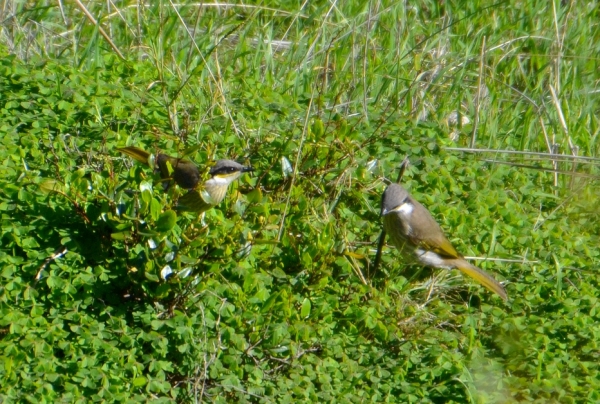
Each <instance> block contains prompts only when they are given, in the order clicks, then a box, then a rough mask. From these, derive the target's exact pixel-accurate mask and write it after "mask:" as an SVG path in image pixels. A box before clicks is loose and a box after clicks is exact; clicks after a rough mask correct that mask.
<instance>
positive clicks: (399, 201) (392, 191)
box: [381, 184, 409, 216]
mask: <svg viewBox="0 0 600 404" xmlns="http://www.w3.org/2000/svg"><path fill="white" fill-rule="evenodd" d="M408 196H409V193H408V191H407V190H406V189H404V187H403V186H402V185H399V184H390V185H389V186H388V187H387V188H386V189H385V191H384V192H383V197H382V198H381V216H385V215H387V214H388V213H391V212H394V211H395V210H396V209H398V208H399V207H400V206H402V205H403V204H404V203H405V202H406V200H407V198H408Z"/></svg>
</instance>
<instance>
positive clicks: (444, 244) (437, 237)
mask: <svg viewBox="0 0 600 404" xmlns="http://www.w3.org/2000/svg"><path fill="white" fill-rule="evenodd" d="M409 198H410V202H411V203H412V204H413V206H414V211H413V212H412V226H411V229H410V231H409V234H408V237H409V238H410V240H411V241H412V242H413V243H414V244H415V245H417V246H419V247H421V248H423V249H424V250H426V251H433V252H435V253H437V254H439V255H441V256H442V257H446V258H461V255H460V254H459V253H458V251H456V249H455V248H454V247H453V246H452V244H451V243H450V241H449V240H448V239H447V238H446V236H444V232H443V230H442V228H441V227H440V225H439V224H437V222H436V221H435V219H434V218H433V217H432V216H431V214H430V213H429V211H428V210H427V209H426V208H425V207H424V206H423V205H421V204H420V203H419V202H418V201H416V200H415V199H413V198H412V197H409Z"/></svg>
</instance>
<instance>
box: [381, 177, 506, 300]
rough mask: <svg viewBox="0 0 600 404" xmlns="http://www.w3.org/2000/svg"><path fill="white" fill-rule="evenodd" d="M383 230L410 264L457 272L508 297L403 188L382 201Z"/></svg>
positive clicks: (391, 187) (392, 188)
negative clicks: (459, 250)
mask: <svg viewBox="0 0 600 404" xmlns="http://www.w3.org/2000/svg"><path fill="white" fill-rule="evenodd" d="M381 216H382V217H383V227H384V229H385V231H386V233H387V234H389V236H390V240H391V242H392V244H393V245H394V246H395V247H396V248H397V249H398V250H399V251H400V252H401V253H402V255H403V256H405V257H406V258H408V259H409V260H411V261H416V262H418V263H420V264H421V265H425V266H430V267H434V268H445V269H452V268H456V269H458V270H460V271H461V272H462V273H463V274H465V275H467V276H470V277H471V278H473V279H475V280H476V281H477V282H479V283H480V284H482V285H483V286H485V287H486V288H488V289H489V290H491V291H492V292H494V293H496V294H497V295H498V296H500V297H501V298H502V299H504V300H507V298H508V296H507V294H506V291H505V290H504V287H503V286H502V285H501V284H500V283H499V282H498V281H496V280H495V279H494V278H493V277H492V276H491V275H489V274H488V273H486V272H485V271H483V270H482V269H480V268H477V267H476V266H474V265H472V264H470V263H469V262H468V261H466V260H465V259H464V258H463V257H462V255H460V254H459V253H458V252H457V251H456V249H455V248H454V247H453V246H452V244H451V243H450V241H448V239H447V238H446V236H445V235H444V232H443V231H442V229H441V228H440V226H439V225H438V224H437V222H436V221H435V219H434V218H433V217H432V216H431V214H430V213H429V211H428V210H427V209H426V208H425V207H424V206H423V205H421V204H420V203H419V202H418V201H417V200H415V199H414V198H413V197H412V196H411V195H410V194H409V193H408V191H407V190H406V189H404V188H403V187H402V186H401V185H398V184H391V185H389V186H388V187H387V188H386V190H385V192H384V193H383V198H382V201H381Z"/></svg>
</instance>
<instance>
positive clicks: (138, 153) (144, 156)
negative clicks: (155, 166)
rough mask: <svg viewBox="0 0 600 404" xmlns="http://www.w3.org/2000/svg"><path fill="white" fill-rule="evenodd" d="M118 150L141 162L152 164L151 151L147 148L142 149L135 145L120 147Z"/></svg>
mask: <svg viewBox="0 0 600 404" xmlns="http://www.w3.org/2000/svg"><path fill="white" fill-rule="evenodd" d="M117 150H118V151H120V152H121V153H125V154H126V155H128V156H129V157H131V158H133V159H134V160H137V161H139V162H140V163H144V164H148V165H150V163H149V162H148V158H149V157H150V153H148V152H147V151H145V150H142V149H140V148H139V147H135V146H127V147H118V148H117Z"/></svg>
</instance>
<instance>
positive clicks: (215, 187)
mask: <svg viewBox="0 0 600 404" xmlns="http://www.w3.org/2000/svg"><path fill="white" fill-rule="evenodd" d="M117 150H118V151H120V152H122V153H125V154H127V155H128V156H130V157H132V158H133V159H135V160H137V161H139V162H142V163H145V164H148V165H151V162H150V153H148V152H147V151H145V150H142V149H140V148H138V147H135V146H127V147H121V148H118V149H117ZM156 164H157V165H158V169H159V171H160V176H161V178H162V179H163V180H169V179H173V180H174V181H175V183H176V184H177V185H179V186H180V187H181V188H184V189H187V190H188V192H187V193H186V194H184V195H183V196H181V197H180V198H179V200H178V201H177V206H176V208H177V210H180V211H190V212H196V213H199V214H200V213H204V212H206V211H207V210H209V209H211V208H212V207H214V206H216V205H218V204H219V203H221V201H222V200H223V199H224V198H225V195H226V194H227V189H228V188H229V184H231V183H232V182H233V181H235V180H237V179H238V178H239V177H240V176H241V175H242V174H243V173H245V172H250V171H254V169H253V168H252V167H250V166H244V165H242V164H240V163H237V162H235V161H233V160H227V159H223V160H218V161H217V162H216V163H215V164H214V166H212V167H211V169H210V170H209V172H208V175H209V177H210V178H209V179H208V180H206V181H205V182H204V184H202V185H200V186H199V185H198V184H199V182H200V171H199V170H198V167H197V166H196V165H195V164H194V163H193V162H192V161H190V160H187V159H181V158H177V157H172V156H169V155H166V154H163V153H159V154H158V155H157V157H156Z"/></svg>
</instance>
